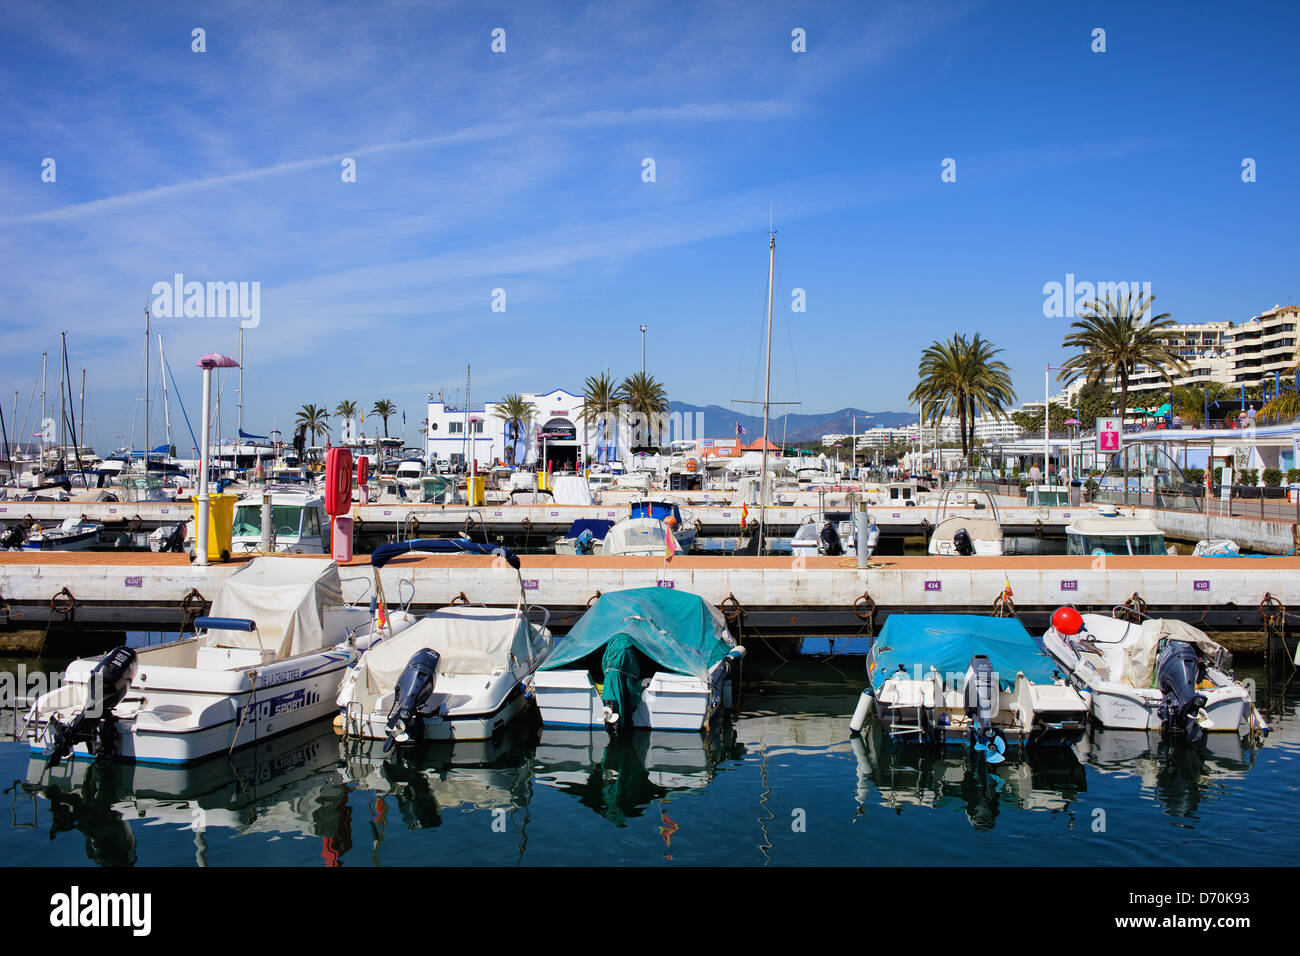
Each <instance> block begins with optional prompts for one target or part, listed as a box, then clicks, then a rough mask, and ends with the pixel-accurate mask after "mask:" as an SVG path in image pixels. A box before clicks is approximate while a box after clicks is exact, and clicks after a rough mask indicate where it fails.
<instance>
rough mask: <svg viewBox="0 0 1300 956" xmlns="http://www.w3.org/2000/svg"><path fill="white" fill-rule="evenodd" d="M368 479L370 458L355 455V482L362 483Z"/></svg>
mask: <svg viewBox="0 0 1300 956" xmlns="http://www.w3.org/2000/svg"><path fill="white" fill-rule="evenodd" d="M369 480H370V459H369V458H368V457H366V456H365V455H358V456H357V484H358V485H364V484H366V483H367V482H368V481H369Z"/></svg>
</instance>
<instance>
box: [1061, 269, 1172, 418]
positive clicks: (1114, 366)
mask: <svg viewBox="0 0 1300 956" xmlns="http://www.w3.org/2000/svg"><path fill="white" fill-rule="evenodd" d="M1154 301H1155V296H1153V295H1148V296H1146V297H1145V298H1144V297H1143V296H1142V295H1141V294H1138V293H1129V294H1128V295H1127V296H1125V297H1124V299H1123V300H1122V301H1120V302H1114V301H1112V300H1111V297H1110V296H1109V295H1108V296H1106V301H1105V302H1099V301H1098V300H1096V299H1093V300H1092V301H1091V302H1089V303H1087V304H1086V305H1085V306H1084V307H1083V314H1082V315H1080V316H1079V321H1077V322H1075V323H1073V324H1072V325H1071V326H1070V328H1072V329H1077V330H1078V331H1076V332H1072V333H1070V334H1069V335H1067V336H1066V337H1065V341H1064V342H1063V343H1062V344H1063V346H1064V347H1065V348H1067V349H1070V348H1073V349H1078V350H1079V352H1078V354H1077V355H1074V356H1073V357H1071V358H1070V359H1069V360H1068V361H1067V362H1066V363H1065V365H1064V367H1063V368H1062V369H1061V371H1060V372H1058V373H1057V379H1058V380H1059V381H1064V382H1066V383H1067V384H1068V383H1069V382H1073V381H1074V380H1075V379H1077V378H1078V377H1079V376H1080V375H1084V376H1086V377H1087V380H1088V381H1089V382H1097V381H1105V380H1106V378H1107V377H1108V376H1110V377H1112V378H1113V379H1114V380H1116V381H1118V382H1119V420H1120V421H1121V422H1123V421H1124V415H1125V413H1126V412H1127V411H1128V382H1129V376H1130V375H1132V374H1133V368H1134V366H1136V365H1151V366H1153V367H1155V368H1158V369H1159V370H1160V373H1161V374H1162V375H1164V377H1165V379H1166V381H1168V382H1170V383H1171V384H1172V383H1173V377H1172V375H1170V371H1171V370H1172V371H1175V372H1178V373H1181V374H1186V372H1187V363H1186V362H1184V361H1183V359H1182V358H1181V357H1179V356H1178V355H1176V354H1175V353H1174V352H1173V351H1171V350H1170V348H1169V347H1168V346H1167V345H1161V344H1160V337H1161V336H1162V335H1163V334H1165V332H1166V330H1168V328H1169V327H1170V326H1172V325H1173V324H1174V320H1173V319H1171V318H1170V317H1169V313H1168V312H1163V313H1161V314H1160V315H1157V316H1149V315H1148V314H1149V313H1150V311H1151V304H1152V303H1153V302H1154Z"/></svg>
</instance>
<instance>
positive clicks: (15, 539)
mask: <svg viewBox="0 0 1300 956" xmlns="http://www.w3.org/2000/svg"><path fill="white" fill-rule="evenodd" d="M26 540H27V532H26V531H24V530H23V526H22V525H20V524H16V525H14V526H13V527H12V528H10V529H9V530H8V531H6V532H5V533H4V536H3V537H0V547H3V548H21V547H22V545H23V542H24V541H26Z"/></svg>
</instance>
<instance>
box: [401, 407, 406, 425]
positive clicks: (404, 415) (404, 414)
mask: <svg viewBox="0 0 1300 956" xmlns="http://www.w3.org/2000/svg"><path fill="white" fill-rule="evenodd" d="M402 427H403V428H405V427H406V412H405V411H403V412H402Z"/></svg>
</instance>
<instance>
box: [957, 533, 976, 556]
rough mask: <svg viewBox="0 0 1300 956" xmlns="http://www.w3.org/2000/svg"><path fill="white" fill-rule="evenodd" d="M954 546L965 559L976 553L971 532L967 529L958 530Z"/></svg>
mask: <svg viewBox="0 0 1300 956" xmlns="http://www.w3.org/2000/svg"><path fill="white" fill-rule="evenodd" d="M952 546H953V547H954V548H956V549H957V553H958V554H960V555H961V556H962V557H963V558H969V557H970V556H971V555H972V554H974V553H975V542H973V541H971V539H970V532H969V531H967V530H966V529H965V528H958V529H957V533H956V534H954V535H953V536H952Z"/></svg>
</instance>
